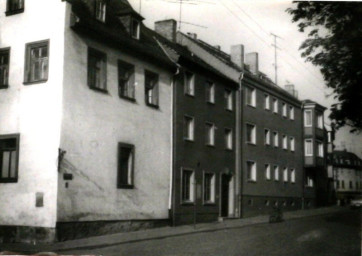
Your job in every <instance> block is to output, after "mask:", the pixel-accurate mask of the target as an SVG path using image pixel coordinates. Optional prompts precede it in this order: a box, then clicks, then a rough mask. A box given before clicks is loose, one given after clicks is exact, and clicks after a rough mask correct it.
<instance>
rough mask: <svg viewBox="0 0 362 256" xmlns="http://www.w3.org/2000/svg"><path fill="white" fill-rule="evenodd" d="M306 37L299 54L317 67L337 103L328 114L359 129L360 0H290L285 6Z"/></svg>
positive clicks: (361, 89) (361, 128) (361, 99)
mask: <svg viewBox="0 0 362 256" xmlns="http://www.w3.org/2000/svg"><path fill="white" fill-rule="evenodd" d="M286 11H287V12H288V13H289V14H291V15H292V21H293V22H297V23H298V27H299V31H300V32H307V33H308V38H307V39H306V40H305V41H304V42H303V43H302V45H301V46H300V48H299V49H300V50H301V51H302V57H304V58H306V61H309V62H311V63H313V64H314V65H315V66H318V67H320V70H321V73H322V75H323V77H324V80H325V82H326V85H327V87H329V88H332V89H333V92H334V94H333V95H334V98H335V100H336V103H335V104H333V105H332V106H331V109H330V110H331V114H330V116H329V117H330V118H331V119H332V120H333V122H334V123H335V124H336V128H340V127H342V126H346V125H347V126H350V127H351V132H357V133H358V132H361V131H362V3H361V2H309V1H308V2H304V1H303V2H299V1H297V2H293V7H292V8H288V9H287V10H286Z"/></svg>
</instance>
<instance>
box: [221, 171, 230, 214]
mask: <svg viewBox="0 0 362 256" xmlns="http://www.w3.org/2000/svg"><path fill="white" fill-rule="evenodd" d="M230 179H231V176H230V175H227V174H222V175H221V217H227V216H228V215H229V196H230V195H229V184H230Z"/></svg>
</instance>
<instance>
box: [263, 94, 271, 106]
mask: <svg viewBox="0 0 362 256" xmlns="http://www.w3.org/2000/svg"><path fill="white" fill-rule="evenodd" d="M264 108H265V109H267V110H269V109H270V96H269V95H268V94H265V95H264Z"/></svg>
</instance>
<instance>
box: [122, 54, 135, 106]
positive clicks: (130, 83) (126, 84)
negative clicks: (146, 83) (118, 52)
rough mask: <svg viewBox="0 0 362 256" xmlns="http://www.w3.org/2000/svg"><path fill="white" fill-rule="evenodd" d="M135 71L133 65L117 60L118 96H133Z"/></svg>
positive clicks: (131, 97) (132, 97) (130, 97)
mask: <svg viewBox="0 0 362 256" xmlns="http://www.w3.org/2000/svg"><path fill="white" fill-rule="evenodd" d="M134 85H135V72H134V66H133V65H131V64H128V63H125V62H123V61H118V93H119V97H122V98H127V99H134V98H135V86H134Z"/></svg>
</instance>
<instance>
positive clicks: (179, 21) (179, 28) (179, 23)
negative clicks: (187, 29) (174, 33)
mask: <svg viewBox="0 0 362 256" xmlns="http://www.w3.org/2000/svg"><path fill="white" fill-rule="evenodd" d="M181 16H182V0H180V13H179V19H178V30H179V31H181Z"/></svg>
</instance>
